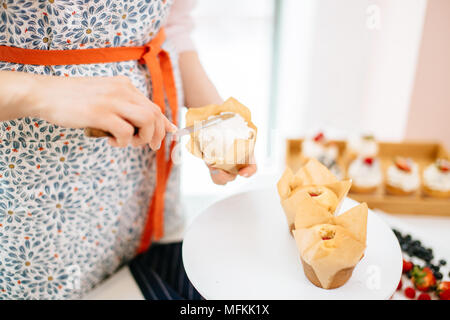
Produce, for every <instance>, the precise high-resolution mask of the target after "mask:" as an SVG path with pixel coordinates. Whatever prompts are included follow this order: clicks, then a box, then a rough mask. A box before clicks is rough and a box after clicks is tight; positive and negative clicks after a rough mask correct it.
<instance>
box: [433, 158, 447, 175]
mask: <svg viewBox="0 0 450 320" xmlns="http://www.w3.org/2000/svg"><path fill="white" fill-rule="evenodd" d="M436 166H437V167H438V169H439V170H441V171H442V172H448V171H450V162H449V161H447V160H445V159H439V160H437V161H436Z"/></svg>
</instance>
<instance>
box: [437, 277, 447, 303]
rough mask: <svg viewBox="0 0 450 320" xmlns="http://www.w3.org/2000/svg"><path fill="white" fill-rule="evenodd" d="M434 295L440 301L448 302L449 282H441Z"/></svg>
mask: <svg viewBox="0 0 450 320" xmlns="http://www.w3.org/2000/svg"><path fill="white" fill-rule="evenodd" d="M436 293H437V295H438V296H439V298H440V299H441V300H450V281H442V282H440V283H439V284H438V286H437V288H436Z"/></svg>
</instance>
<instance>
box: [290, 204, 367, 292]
mask: <svg viewBox="0 0 450 320" xmlns="http://www.w3.org/2000/svg"><path fill="white" fill-rule="evenodd" d="M367 213H368V208H367V204H366V203H362V204H360V205H358V206H356V207H354V208H352V209H350V210H348V211H347V212H345V213H343V214H341V215H339V216H337V217H331V218H330V219H328V221H327V222H326V223H323V224H317V225H314V226H312V227H309V228H300V229H296V230H294V231H293V234H294V238H295V240H296V243H297V247H298V249H299V252H300V260H301V262H302V265H303V270H304V272H305V275H306V277H307V278H308V279H309V280H310V281H311V282H312V283H313V284H314V285H316V286H318V287H321V288H324V289H334V288H337V287H340V286H342V285H344V284H345V283H346V282H347V280H348V279H349V278H350V277H351V275H352V272H353V269H354V267H355V266H356V265H357V263H358V262H359V261H360V260H361V258H362V257H363V255H364V250H365V248H366V237H367ZM323 230H327V231H328V232H331V233H332V234H333V237H332V239H330V240H322V236H323V234H324V233H323Z"/></svg>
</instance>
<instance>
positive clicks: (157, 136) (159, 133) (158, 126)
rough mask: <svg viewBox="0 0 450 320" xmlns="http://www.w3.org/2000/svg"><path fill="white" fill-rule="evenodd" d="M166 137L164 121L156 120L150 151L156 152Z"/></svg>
mask: <svg viewBox="0 0 450 320" xmlns="http://www.w3.org/2000/svg"><path fill="white" fill-rule="evenodd" d="M165 136H166V130H165V128H164V121H163V120H162V119H158V120H157V121H156V122H155V131H154V132H153V137H152V140H151V141H150V148H152V150H158V149H159V148H160V147H161V143H162V141H163V140H164V137H165Z"/></svg>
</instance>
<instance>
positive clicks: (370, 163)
mask: <svg viewBox="0 0 450 320" xmlns="http://www.w3.org/2000/svg"><path fill="white" fill-rule="evenodd" d="M373 161H374V159H373V158H371V157H367V158H364V163H365V164H367V165H369V166H371V165H372V164H373Z"/></svg>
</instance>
